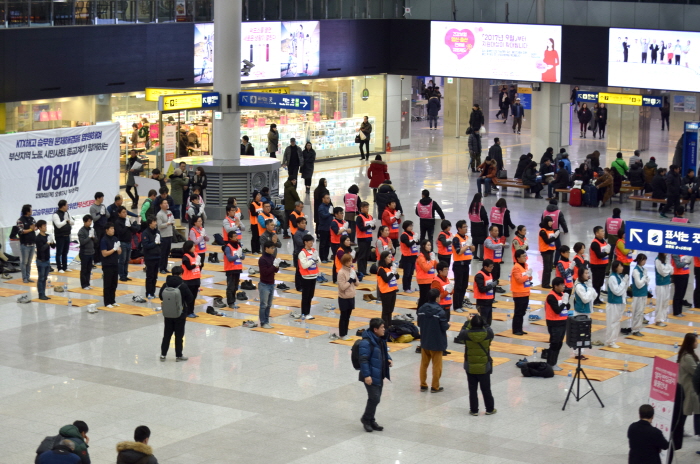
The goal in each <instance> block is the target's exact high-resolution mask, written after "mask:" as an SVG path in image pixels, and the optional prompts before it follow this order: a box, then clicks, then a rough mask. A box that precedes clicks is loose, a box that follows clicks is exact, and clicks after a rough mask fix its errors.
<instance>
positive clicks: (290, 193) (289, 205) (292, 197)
mask: <svg viewBox="0 0 700 464" xmlns="http://www.w3.org/2000/svg"><path fill="white" fill-rule="evenodd" d="M287 148H289V147H287ZM297 148H299V147H297ZM297 203H301V199H300V198H299V193H298V192H297V178H296V176H294V177H292V176H291V175H290V176H289V179H287V182H285V183H284V214H285V221H284V223H285V225H286V226H285V227H283V228H284V236H283V238H285V239H290V238H292V237H291V235H290V234H289V230H288V229H289V222H290V219H291V214H292V211H294V210H295V209H296V204H297Z"/></svg>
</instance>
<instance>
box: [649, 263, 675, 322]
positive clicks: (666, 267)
mask: <svg viewBox="0 0 700 464" xmlns="http://www.w3.org/2000/svg"><path fill="white" fill-rule="evenodd" d="M669 261H670V260H669V257H668V255H667V254H666V253H659V254H658V256H657V257H656V260H655V261H654V270H655V276H656V311H655V313H654V321H655V323H656V325H657V326H659V327H666V319H667V318H668V307H669V305H670V303H671V278H672V275H673V265H672V264H671V263H670V262H669Z"/></svg>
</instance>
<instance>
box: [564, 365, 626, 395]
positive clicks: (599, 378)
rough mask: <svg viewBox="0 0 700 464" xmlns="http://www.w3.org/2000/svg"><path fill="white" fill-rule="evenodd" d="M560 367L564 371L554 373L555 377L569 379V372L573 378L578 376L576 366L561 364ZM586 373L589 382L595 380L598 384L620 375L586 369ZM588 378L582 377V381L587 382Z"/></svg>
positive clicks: (614, 372) (613, 372) (612, 372)
mask: <svg viewBox="0 0 700 464" xmlns="http://www.w3.org/2000/svg"><path fill="white" fill-rule="evenodd" d="M559 367H561V368H562V370H560V371H554V375H560V376H562V377H567V376H568V375H569V371H571V375H572V377H573V375H574V374H576V366H572V365H571V364H559ZM584 371H585V372H586V377H588V379H589V380H595V381H596V382H605V381H606V380H610V379H612V378H613V377H617V376H618V375H620V373H619V372H617V371H608V370H606V371H604V370H600V369H585V370H584ZM586 377H584V376H583V375H581V380H582V381H583V382H585V381H586ZM574 388H575V387H574ZM585 389H586V388H584V390H585Z"/></svg>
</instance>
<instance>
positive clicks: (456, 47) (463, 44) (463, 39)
mask: <svg viewBox="0 0 700 464" xmlns="http://www.w3.org/2000/svg"><path fill="white" fill-rule="evenodd" d="M475 43H476V40H474V34H473V33H472V31H470V30H469V29H462V30H457V29H450V30H449V31H447V33H446V34H445V44H446V45H447V46H448V47H450V51H451V52H452V53H454V54H455V55H457V58H458V59H460V60H461V59H462V58H464V57H465V56H467V55H468V54H469V52H470V51H471V50H472V48H474V44H475Z"/></svg>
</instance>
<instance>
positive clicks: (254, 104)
mask: <svg viewBox="0 0 700 464" xmlns="http://www.w3.org/2000/svg"><path fill="white" fill-rule="evenodd" d="M313 104H314V97H312V96H308V95H284V96H277V95H261V94H259V93H255V92H240V93H239V94H238V106H240V107H248V108H276V109H288V110H310V109H311V108H313Z"/></svg>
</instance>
